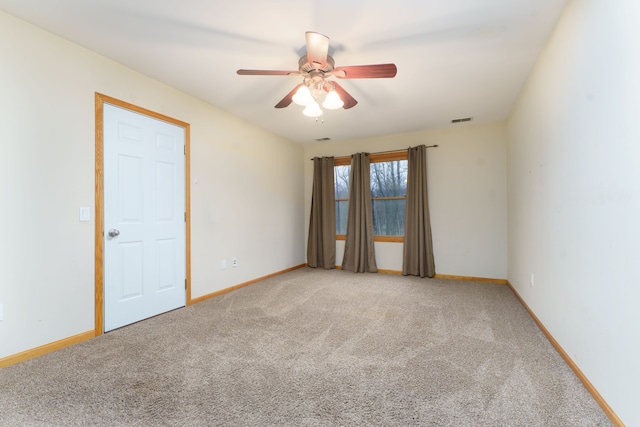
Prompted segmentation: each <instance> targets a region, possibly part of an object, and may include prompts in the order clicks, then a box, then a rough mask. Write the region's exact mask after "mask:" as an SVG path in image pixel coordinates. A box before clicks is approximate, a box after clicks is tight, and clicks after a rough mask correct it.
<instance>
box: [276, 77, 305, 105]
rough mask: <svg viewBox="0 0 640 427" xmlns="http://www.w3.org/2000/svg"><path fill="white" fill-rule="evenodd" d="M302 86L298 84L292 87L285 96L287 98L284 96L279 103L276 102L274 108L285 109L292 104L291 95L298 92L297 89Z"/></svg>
mask: <svg viewBox="0 0 640 427" xmlns="http://www.w3.org/2000/svg"><path fill="white" fill-rule="evenodd" d="M300 86H302V83H300V84H299V85H298V86H296V87H294V88H293V90H292V91H291V92H289V93H288V94H287V96H285V97H284V98H282V99H281V100H280V102H278V103H277V104H276V108H285V107H288V106H289V105H290V104H291V103H292V102H293V95H295V94H296V91H297V90H298V88H299V87H300Z"/></svg>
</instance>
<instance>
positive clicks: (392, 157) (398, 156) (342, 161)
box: [333, 150, 409, 243]
mask: <svg viewBox="0 0 640 427" xmlns="http://www.w3.org/2000/svg"><path fill="white" fill-rule="evenodd" d="M396 160H409V156H408V153H407V150H402V151H389V152H386V153H372V154H370V155H369V161H370V162H371V163H383V162H393V161H396ZM350 164H351V156H344V157H335V158H334V161H333V166H334V167H335V166H348V165H350ZM401 199H404V200H407V196H406V195H405V196H404V197H402V196H395V197H372V198H371V201H372V202H373V200H401ZM348 200H349V199H348V198H346V199H345V198H340V199H338V198H336V202H338V201H348ZM346 239H347V236H346V234H336V240H346ZM373 241H374V242H395V243H403V242H404V235H402V236H377V235H374V236H373Z"/></svg>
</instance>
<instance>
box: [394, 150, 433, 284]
mask: <svg viewBox="0 0 640 427" xmlns="http://www.w3.org/2000/svg"><path fill="white" fill-rule="evenodd" d="M408 167H409V168H408V171H407V209H406V213H405V221H404V247H403V249H402V274H404V275H405V276H406V275H412V276H420V277H433V276H435V274H436V267H435V262H434V260H433V245H432V241H431V221H430V220H429V197H428V193H427V147H425V146H424V145H420V146H418V147H413V148H411V147H409V151H408Z"/></svg>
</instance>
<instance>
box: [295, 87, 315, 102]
mask: <svg viewBox="0 0 640 427" xmlns="http://www.w3.org/2000/svg"><path fill="white" fill-rule="evenodd" d="M291 100H292V101H293V102H295V103H296V104H298V105H302V106H305V105H309V104H311V103H312V102H313V101H314V100H313V96H311V91H309V88H308V87H306V86H300V89H298V90H297V91H296V93H295V95H293V96H292V97H291Z"/></svg>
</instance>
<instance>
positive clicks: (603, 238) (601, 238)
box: [508, 0, 640, 426]
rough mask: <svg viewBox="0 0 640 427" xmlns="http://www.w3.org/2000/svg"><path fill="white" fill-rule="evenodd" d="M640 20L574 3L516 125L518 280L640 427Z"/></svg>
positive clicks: (513, 242)
mask: <svg viewBox="0 0 640 427" xmlns="http://www.w3.org/2000/svg"><path fill="white" fill-rule="evenodd" d="M639 20H640V3H637V2H632V1H610V0H591V1H573V2H570V3H569V5H568V7H567V9H566V10H565V12H564V14H563V16H562V18H561V20H560V22H559V24H558V26H557V28H556V30H555V32H554V34H553V35H552V37H551V40H550V42H549V44H548V45H547V47H546V49H545V50H544V52H543V53H542V55H541V56H540V58H539V60H538V63H537V65H536V67H535V69H534V71H533V73H532V75H531V76H530V79H529V81H528V83H527V85H526V87H525V88H524V90H523V92H522V94H521V97H520V100H519V102H518V104H517V106H516V108H515V109H514V111H513V113H512V117H511V118H510V120H509V124H508V138H509V145H508V183H509V190H508V200H509V204H508V217H509V280H510V282H511V283H512V285H513V286H514V287H515V289H516V290H517V291H518V292H519V293H520V295H521V296H522V297H523V298H524V299H525V301H526V302H527V304H528V305H529V306H530V307H531V309H532V310H533V311H534V312H535V314H536V315H537V316H538V317H539V318H540V320H541V321H542V322H543V324H544V325H545V326H546V327H547V328H548V330H549V331H550V333H551V334H552V335H553V336H554V337H555V338H556V339H557V341H558V342H559V343H560V345H561V346H562V347H563V348H564V349H565V350H566V352H567V353H568V354H569V356H570V357H571V358H572V359H573V360H574V361H575V362H576V364H577V365H578V366H579V368H580V369H581V370H582V371H583V372H584V374H585V375H586V376H587V378H588V379H589V380H590V381H591V382H592V383H593V385H594V386H595V387H596V389H597V390H598V391H599V392H600V394H601V395H602V396H603V398H604V399H605V400H606V401H607V402H608V404H609V405H610V406H611V407H612V409H613V410H614V412H616V413H617V415H618V416H619V417H620V418H621V419H622V421H623V422H624V423H625V424H626V425H628V426H637V425H640V410H639V409H638V402H640V392H638V384H639V383H640V310H639V309H638V303H639V302H640V269H639V268H638V266H639V265H640V264H639V261H638V260H640V245H639V244H638V242H640V166H639V165H640V163H639V159H640V127H639V126H638V120H639V117H640V84H639V83H638V82H639V77H638V76H640V50H639V49H638V40H640V26H639V25H638V21H639ZM531 273H534V275H535V276H534V277H535V282H534V286H533V287H531V286H530V274H531Z"/></svg>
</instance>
